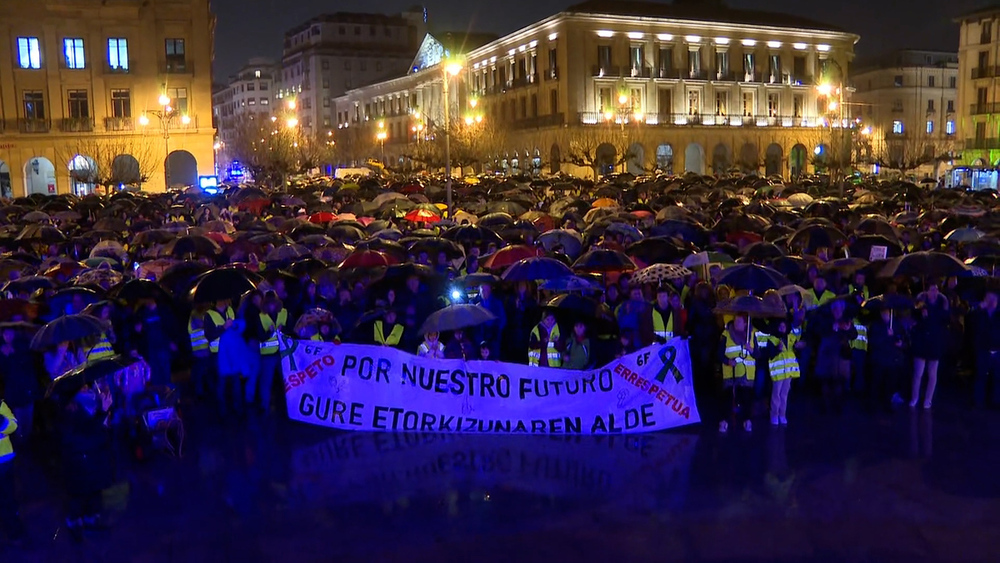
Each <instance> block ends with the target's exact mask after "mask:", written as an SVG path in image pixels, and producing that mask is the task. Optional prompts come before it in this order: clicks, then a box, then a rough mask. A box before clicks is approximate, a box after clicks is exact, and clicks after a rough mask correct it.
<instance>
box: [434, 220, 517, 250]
mask: <svg viewBox="0 0 1000 563" xmlns="http://www.w3.org/2000/svg"><path fill="white" fill-rule="evenodd" d="M441 238H445V239H448V240H453V241H455V242H457V243H459V244H464V245H468V246H488V245H489V244H490V243H493V244H496V245H500V244H501V243H502V242H503V239H501V238H500V235H498V234H497V233H496V232H495V231H493V230H491V229H487V228H486V227H483V226H481V225H460V226H458V227H452V228H450V229H448V230H447V231H445V232H444V233H442V234H441Z"/></svg>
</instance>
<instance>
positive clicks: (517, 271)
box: [502, 256, 573, 282]
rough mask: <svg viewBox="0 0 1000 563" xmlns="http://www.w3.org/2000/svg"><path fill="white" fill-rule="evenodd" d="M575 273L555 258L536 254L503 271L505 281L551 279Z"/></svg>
mask: <svg viewBox="0 0 1000 563" xmlns="http://www.w3.org/2000/svg"><path fill="white" fill-rule="evenodd" d="M571 275H573V271H572V270H570V269H569V266H567V265H566V264H563V263H562V262H560V261H558V260H556V259H554V258H545V257H541V256H536V257H533V258H525V259H523V260H521V261H519V262H516V263H514V264H511V266H510V267H509V268H507V271H505V272H504V273H503V276H502V279H503V280H504V281H510V282H517V281H533V280H551V279H555V278H561V277H565V276H571Z"/></svg>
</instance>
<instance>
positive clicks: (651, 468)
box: [0, 387, 1000, 563]
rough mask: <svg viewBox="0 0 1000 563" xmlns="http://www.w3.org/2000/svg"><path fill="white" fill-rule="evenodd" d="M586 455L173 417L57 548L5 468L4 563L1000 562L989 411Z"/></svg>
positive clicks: (855, 413) (801, 402)
mask: <svg viewBox="0 0 1000 563" xmlns="http://www.w3.org/2000/svg"><path fill="white" fill-rule="evenodd" d="M943 394H944V396H943V397H940V398H939V399H938V401H937V404H936V406H935V408H934V411H933V412H922V411H917V412H911V411H909V409H906V408H903V409H901V410H899V411H897V412H895V413H891V414H879V415H869V414H864V413H862V412H860V409H856V408H851V409H848V412H847V413H845V414H843V415H840V416H836V415H828V414H821V413H819V412H817V411H816V409H815V401H813V400H811V399H808V398H805V397H803V396H801V395H800V396H798V397H796V396H794V395H793V397H792V399H791V401H790V407H789V418H790V421H791V425H790V426H789V427H788V428H787V429H781V428H779V429H773V428H770V427H768V426H767V425H766V424H764V423H763V422H764V421H760V423H759V424H758V426H757V427H756V428H755V430H754V432H753V433H751V434H747V433H745V432H743V431H742V430H740V431H731V432H730V433H729V434H728V435H723V436H720V435H719V434H718V433H717V432H716V431H715V428H716V427H715V426H714V425H710V424H704V425H698V426H694V427H690V428H686V429H681V430H678V431H673V432H667V433H658V434H647V435H632V436H613V437H605V438H594V437H558V438H556V437H540V436H477V435H439V434H437V435H418V434H367V433H344V432H335V431H330V430H327V429H322V428H316V427H311V426H307V425H303V424H299V423H294V422H288V421H283V420H276V419H260V418H256V419H251V420H249V421H247V422H245V423H237V422H233V421H230V422H227V423H224V424H223V423H220V422H219V421H218V420H217V419H216V417H215V416H213V415H211V414H210V413H208V412H206V411H203V410H197V409H195V410H194V411H192V412H189V413H187V415H186V417H187V439H186V442H185V452H184V456H183V458H182V459H179V460H178V459H171V458H169V457H166V456H164V455H155V456H152V457H150V458H149V459H147V460H146V461H143V462H135V461H132V460H129V459H128V458H125V460H124V462H123V463H122V464H121V466H120V467H121V472H120V473H121V476H122V480H121V484H120V485H119V486H118V487H117V488H116V489H115V491H113V493H110V494H109V495H108V497H107V500H108V501H109V503H110V507H111V509H112V510H111V513H112V514H113V515H114V525H113V527H112V528H111V529H110V530H109V531H108V532H103V533H100V534H96V535H91V536H89V537H88V538H87V540H86V541H85V542H84V543H83V544H82V545H75V544H73V543H72V542H70V540H69V538H68V537H67V535H66V533H65V531H64V530H63V529H60V527H59V523H60V521H61V516H60V515H61V500H60V499H61V492H60V482H59V480H58V479H57V478H56V477H55V472H54V469H53V467H51V463H48V462H46V461H45V459H46V457H45V456H44V455H42V454H40V453H34V454H32V453H28V454H24V455H21V456H20V457H19V458H18V460H17V463H18V467H17V473H18V476H19V490H20V491H21V493H20V497H21V498H22V500H23V502H22V504H23V513H24V516H25V520H26V522H27V524H28V526H29V528H30V529H31V532H32V536H33V537H32V542H31V544H30V545H28V546H26V547H23V548H20V547H13V546H9V545H3V544H0V562H3V563H8V562H10V563H14V562H20V561H31V562H35V561H60V562H62V561H65V562H75V561H81V562H91V561H93V562H105V561H106V562H118V561H121V562H136V563H147V562H149V563H153V562H157V563H159V562H164V563H166V562H198V561H211V562H214V563H223V562H247V563H252V562H270V561H295V562H312V561H317V562H318V561H337V562H347V561H365V562H397V561H398V562H407V563H412V562H416V561H437V562H441V561H462V562H465V561H486V562H492V561H497V562H501V561H502V562H504V563H510V562H519V561H549V562H553V561H554V562H561V561H574V562H589V561H602V562H604V561H719V562H723V561H844V562H855V561H858V562H861V561H949V562H952V561H954V562H961V561H997V560H1000V541H998V540H996V539H995V536H994V532H995V530H996V528H997V525H998V524H1000V472H998V470H997V468H998V467H1000V463H998V462H1000V413H997V412H983V411H979V412H972V411H969V410H968V409H966V408H964V407H963V406H962V405H963V404H964V401H962V400H960V399H959V397H960V396H961V395H960V393H959V392H958V390H957V389H949V388H947V387H946V388H945V389H944V390H943Z"/></svg>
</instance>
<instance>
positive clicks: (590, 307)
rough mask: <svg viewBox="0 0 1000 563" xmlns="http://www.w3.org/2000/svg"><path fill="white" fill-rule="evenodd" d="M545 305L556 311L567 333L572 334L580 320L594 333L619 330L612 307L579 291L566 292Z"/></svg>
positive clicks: (558, 319)
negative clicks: (574, 326)
mask: <svg viewBox="0 0 1000 563" xmlns="http://www.w3.org/2000/svg"><path fill="white" fill-rule="evenodd" d="M545 307H546V308H547V309H551V310H552V311H553V312H554V313H555V315H556V321H558V323H559V324H561V325H562V326H563V330H564V333H565V334H571V332H572V329H573V325H575V324H576V323H577V322H578V321H583V323H584V324H585V325H587V329H588V330H589V331H591V333H593V334H601V335H604V334H614V333H616V332H618V323H617V322H615V317H614V313H613V312H612V311H611V308H610V307H608V306H607V305H606V304H604V303H601V302H600V301H597V300H596V299H591V298H589V297H584V296H583V295H580V294H578V293H564V294H562V295H557V296H555V297H553V298H552V299H550V300H548V301H547V302H546V303H545Z"/></svg>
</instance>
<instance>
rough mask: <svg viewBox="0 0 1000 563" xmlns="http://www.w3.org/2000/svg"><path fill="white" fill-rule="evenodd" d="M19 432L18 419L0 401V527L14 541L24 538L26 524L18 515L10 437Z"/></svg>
mask: <svg viewBox="0 0 1000 563" xmlns="http://www.w3.org/2000/svg"><path fill="white" fill-rule="evenodd" d="M16 430H17V419H16V418H14V413H13V412H12V411H11V410H10V407H8V406H7V403H5V402H4V401H3V399H0V527H2V528H3V529H4V531H5V532H7V536H8V537H9V538H10V539H11V540H12V541H19V540H20V539H21V538H23V537H24V524H23V523H22V522H21V517H20V516H19V515H18V508H17V498H15V496H14V445H13V444H12V443H11V441H10V437H11V435H12V434H14V432H15V431H16Z"/></svg>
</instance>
